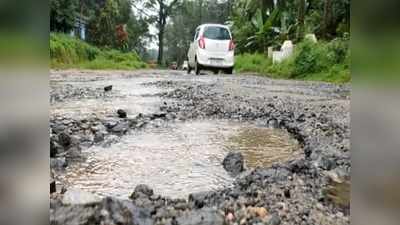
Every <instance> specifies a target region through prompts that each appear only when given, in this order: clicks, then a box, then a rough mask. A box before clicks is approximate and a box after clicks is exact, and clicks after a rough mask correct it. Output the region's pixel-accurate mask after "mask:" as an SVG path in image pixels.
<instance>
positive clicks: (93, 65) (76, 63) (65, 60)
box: [50, 33, 146, 69]
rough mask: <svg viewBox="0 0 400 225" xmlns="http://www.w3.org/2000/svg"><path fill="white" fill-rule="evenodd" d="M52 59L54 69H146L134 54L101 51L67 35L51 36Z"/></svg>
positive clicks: (55, 34) (53, 34) (52, 34)
mask: <svg viewBox="0 0 400 225" xmlns="http://www.w3.org/2000/svg"><path fill="white" fill-rule="evenodd" d="M50 59H51V66H52V67H53V68H82V69H138V68H145V67H146V64H145V63H143V62H142V61H141V60H140V58H139V56H138V55H137V54H136V53H134V52H129V53H122V52H120V51H117V50H106V49H99V48H97V47H94V46H92V45H89V44H88V43H86V42H84V41H81V40H79V39H77V38H73V37H70V36H68V35H65V34H57V33H51V34H50Z"/></svg>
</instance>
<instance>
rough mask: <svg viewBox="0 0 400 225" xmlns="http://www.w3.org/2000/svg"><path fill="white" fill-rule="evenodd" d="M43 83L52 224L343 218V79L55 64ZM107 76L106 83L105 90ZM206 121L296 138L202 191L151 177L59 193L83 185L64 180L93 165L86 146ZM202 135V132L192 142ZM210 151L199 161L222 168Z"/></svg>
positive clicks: (346, 184) (346, 174)
mask: <svg viewBox="0 0 400 225" xmlns="http://www.w3.org/2000/svg"><path fill="white" fill-rule="evenodd" d="M50 82H51V83H50V87H51V91H50V95H51V100H50V101H51V115H50V133H51V134H50V146H51V148H50V156H51V158H50V161H51V169H52V171H53V173H54V174H55V175H54V178H55V180H56V182H57V188H56V189H57V190H56V192H54V193H52V194H51V205H50V222H51V224H100V223H101V222H102V223H104V224H349V206H350V203H349V194H350V193H349V189H350V170H351V163H350V112H349V109H350V99H349V94H350V87H349V86H347V85H344V86H343V85H342V86H338V85H333V84H326V83H318V82H315V83H314V82H300V81H283V80H272V79H267V78H262V77H256V76H251V75H246V76H240V75H234V76H225V75H201V76H194V75H186V74H185V73H184V72H179V71H173V72H171V71H162V70H144V71H135V72H118V71H102V72H89V71H52V73H51V81H50ZM110 85H112V90H109V91H105V90H104V87H107V86H110ZM119 110H123V111H119ZM125 114H126V115H125ZM121 115H122V116H121ZM204 120H208V121H212V122H211V124H213V123H215V124H218V122H214V121H229V123H231V122H234V123H237V124H246V127H251V128H252V129H253V127H257V129H259V128H262V129H278V130H283V131H285V132H287V133H289V134H290V136H291V137H292V138H293V139H295V140H296V141H297V143H298V145H299V146H300V147H299V149H296V150H293V154H292V157H285V158H281V159H280V160H276V162H275V163H272V164H262V165H264V166H257V167H251V166H247V167H246V168H245V170H244V171H243V172H241V171H242V168H240V169H239V170H238V171H239V172H241V173H239V174H238V175H237V176H235V177H233V178H232V180H229V178H226V179H225V178H224V179H215V180H214V181H217V182H221V183H223V182H227V183H231V184H230V185H226V184H225V183H224V185H218V184H216V185H215V182H214V183H211V184H213V185H215V188H212V189H207V188H205V187H201V188H205V190H206V191H201V192H194V193H191V194H189V195H188V196H187V197H181V196H179V197H171V196H165V195H162V194H160V191H154V190H153V188H154V187H152V186H148V185H138V186H136V187H124V188H126V189H130V190H131V194H130V195H127V196H125V198H123V197H121V196H112V195H111V196H105V197H104V196H103V198H99V199H98V200H97V201H94V202H93V201H91V202H87V203H85V202H84V201H83V203H82V201H77V202H76V203H74V202H73V201H72V202H71V201H65V198H66V196H67V197H68V196H70V195H73V196H74V198H71V197H69V198H68V199H76V198H78V199H79V196H81V195H82V196H87V194H88V193H85V194H83V192H82V193H80V192H79V191H72V188H71V186H73V185H71V184H68V183H67V180H65V179H63V177H64V175H65V174H67V175H68V170H69V168H73V167H74V166H75V165H79V166H80V168H81V164H82V163H83V164H91V161H90V159H91V158H90V157H91V156H90V155H89V156H88V155H87V152H90V151H87V150H88V149H89V150H90V149H93V148H96V150H98V149H99V148H100V147H101V149H108V148H111V149H113V150H115V149H117V148H115V147H114V148H113V146H117V147H118V148H122V147H123V145H122V144H123V143H126V140H127V139H130V138H132V137H134V136H131V135H136V134H137V133H140V132H144V133H146V132H147V130H149V129H150V130H154V131H155V132H157V130H159V129H162V128H164V127H168V126H170V125H169V124H172V126H175V124H180V123H186V122H192V121H204ZM190 124H191V126H192V125H193V123H190ZM178 126H180V125H178ZM202 126H203V125H202ZM240 126H242V125H234V126H229V127H228V128H226V127H223V129H222V128H221V129H219V130H216V131H213V132H214V133H221V132H222V131H223V132H226V133H227V136H229V135H231V133H229V132H231V131H230V130H235V129H236V128H234V129H233V128H232V127H240ZM210 129H211V128H210ZM237 129H239V128H237ZM200 130H201V129H200V128H199V129H198V130H197V131H198V132H199V133H200V132H201V131H200ZM228 131H229V132H228ZM223 132H222V133H223ZM167 133H168V132H167ZM184 133H186V130H185V132H184ZM250 133H251V134H253V133H252V132H250ZM200 136H201V135H200ZM252 136H254V135H252ZM136 137H141V138H143V137H147V136H143V135H142V136H140V135H139V136H136ZM152 137H153V136H152ZM154 137H160V136H154ZM154 137H153V138H154ZM185 137H186V138H189V139H190V138H191V136H190V135H186V136H185ZM219 138H221V139H224V138H225V136H221V137H218V139H219ZM266 138H267V137H266ZM191 140H195V139H191ZM207 141H208V138H204V139H201V143H198V145H196V146H200V145H202V144H204V143H208V142H207ZM138 142H139V143H135V146H139V147H140V148H143V149H144V150H147V149H146V148H145V147H147V146H148V145H141V144H140V139H139V141H138ZM121 143H122V144H121ZM190 143H191V144H192V142H190ZM186 145H187V144H185V145H184V146H186ZM99 146H100V147H99ZM174 146H175V145H172V147H171V148H173V147H174ZM207 146H208V148H214V147H215V148H219V145H207ZM207 146H206V147H203V148H202V149H201V150H202V151H204V150H205V149H206V148H207ZM221 149H223V148H221ZM233 150H235V149H233ZM101 151H103V150H101ZM93 152H95V153H93ZM93 152H92V153H93V154H95V155H96V154H97V153H96V151H93ZM139 153H140V152H139ZM139 153H138V154H139ZM173 153H174V152H173ZM205 153H206V151H205ZM211 153H212V152H211ZM211 153H210V154H211ZM220 153H223V151H220V152H219V154H220ZM115 154H117V153H115ZM174 154H175V153H174ZM110 155H111V156H112V154H111V153H110ZM211 155H212V154H211ZM200 156H201V155H199V157H200ZM262 156H263V155H262ZM263 157H264V156H263ZM238 158H240V157H238ZM97 159H98V158H97ZM216 159H217V160H220V162H219V164H218V165H216V164H215V163H214V162H212V163H210V164H209V165H208V164H206V166H207V167H212V168H214V169H213V170H211V171H208V173H209V174H216V173H217V174H220V175H219V177H224V176H225V174H224V172H222V171H223V166H222V161H223V160H222V159H221V158H220V157H216ZM135 160H136V158H135ZM209 160H210V158H207V159H205V160H204V162H208V161H209ZM245 161H246V155H245ZM202 162H203V161H202ZM177 163H178V162H177ZM233 164H236V163H233ZM239 165H240V166H241V163H239ZM257 165H258V164H257ZM90 166H91V165H88V167H90ZM145 166H148V165H145ZM166 166H168V165H166ZM190 166H191V165H189V167H190ZM167 168H168V167H167ZM168 169H170V170H173V168H172V169H171V168H168ZM96 170H99V169H98V168H95V169H94V171H96ZM149 170H150V167H149ZM66 171H67V172H66ZM166 173H167V174H168V171H167V172H166ZM78 175H79V174H78ZM207 175H208V174H207ZM134 178H135V177H132V178H129V179H134ZM82 179H83V178H82ZM121 179H122V178H121ZM136 179H137V176H136ZM184 179H185V180H187V178H186V177H185V178H184ZM202 181H204V180H202ZM187 182H189V183H190V180H187ZM193 182H195V181H193ZM143 183H145V182H143ZM206 184H207V183H205V184H203V186H207V185H206ZM197 186H202V185H201V183H199V184H198V185H197ZM171 189H173V188H171ZM156 190H159V189H158V188H156ZM193 190H196V189H193ZM200 190H203V189H200ZM161 193H162V192H161ZM86 198H87V197H85V199H86ZM89 199H93V198H89Z"/></svg>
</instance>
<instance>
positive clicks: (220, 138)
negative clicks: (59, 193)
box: [63, 120, 298, 198]
mask: <svg viewBox="0 0 400 225" xmlns="http://www.w3.org/2000/svg"><path fill="white" fill-rule="evenodd" d="M231 150H240V151H241V152H242V153H243V155H244V157H245V161H246V163H247V165H248V166H249V167H255V166H269V165H271V163H273V162H279V161H284V160H287V159H288V158H291V157H293V155H294V154H296V152H297V150H298V144H297V142H296V141H295V140H294V139H293V138H291V137H290V135H289V134H287V133H286V132H284V131H281V130H272V129H268V128H260V127H256V126H255V125H251V124H247V123H238V122H232V121H225V120H203V121H191V122H184V123H173V124H168V125H167V126H165V127H158V128H148V129H144V130H142V131H139V132H135V133H134V134H131V135H127V136H124V137H123V138H122V139H121V141H120V142H119V143H116V144H114V145H111V146H110V147H108V148H103V147H100V146H93V147H91V148H89V149H87V150H85V154H86V155H87V157H88V159H87V161H86V162H84V163H80V164H75V165H71V166H70V167H69V168H68V169H67V172H66V174H65V177H64V179H63V183H65V184H66V185H67V186H71V187H77V188H81V189H84V190H87V191H90V192H93V193H96V194H98V195H101V196H110V195H111V196H114V197H119V198H127V197H128V196H129V195H130V194H131V193H132V191H133V189H134V187H135V186H136V185H138V184H147V185H149V186H151V187H152V188H154V190H155V192H156V193H157V194H162V195H166V196H171V197H179V198H186V197H187V195H188V194H190V193H193V192H201V191H210V190H215V189H220V188H225V187H229V186H230V185H232V182H233V178H232V177H230V176H229V174H228V173H227V172H226V171H225V170H224V169H223V167H222V165H221V162H222V160H223V158H224V157H225V156H226V154H227V153H228V152H229V151H231Z"/></svg>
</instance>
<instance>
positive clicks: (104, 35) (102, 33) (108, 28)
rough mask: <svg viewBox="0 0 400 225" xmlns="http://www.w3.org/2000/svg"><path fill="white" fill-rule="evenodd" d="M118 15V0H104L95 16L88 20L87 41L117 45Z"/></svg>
mask: <svg viewBox="0 0 400 225" xmlns="http://www.w3.org/2000/svg"><path fill="white" fill-rule="evenodd" d="M118 16H119V11H118V2H117V1H115V0H106V2H105V5H104V7H103V8H101V9H100V10H98V11H97V12H96V16H95V17H94V18H93V19H92V20H91V21H90V22H89V35H88V39H89V41H90V42H91V43H93V44H94V45H96V46H102V47H115V46H117V36H116V26H117V22H116V18H118Z"/></svg>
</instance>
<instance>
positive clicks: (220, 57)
mask: <svg viewBox="0 0 400 225" xmlns="http://www.w3.org/2000/svg"><path fill="white" fill-rule="evenodd" d="M234 60H235V58H234V52H233V51H229V52H227V53H225V52H223V53H220V52H209V51H206V50H203V49H199V50H198V52H197V62H198V63H199V64H200V65H202V66H205V67H215V68H229V67H233V65H234V63H235V62H234Z"/></svg>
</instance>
